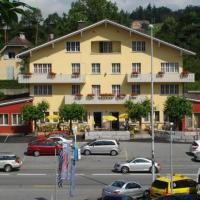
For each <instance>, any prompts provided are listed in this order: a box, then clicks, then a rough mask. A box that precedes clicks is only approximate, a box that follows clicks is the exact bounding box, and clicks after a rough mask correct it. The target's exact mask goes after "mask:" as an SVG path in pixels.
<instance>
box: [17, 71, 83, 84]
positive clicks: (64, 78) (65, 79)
mask: <svg viewBox="0 0 200 200" xmlns="http://www.w3.org/2000/svg"><path fill="white" fill-rule="evenodd" d="M18 82H19V83H26V84H29V83H45V84H53V83H85V75H79V76H74V75H72V74H56V73H54V74H53V75H52V74H36V73H33V74H31V73H29V74H20V75H18Z"/></svg>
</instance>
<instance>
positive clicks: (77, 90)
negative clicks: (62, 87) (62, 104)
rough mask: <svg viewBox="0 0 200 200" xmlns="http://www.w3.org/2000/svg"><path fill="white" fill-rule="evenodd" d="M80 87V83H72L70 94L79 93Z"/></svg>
mask: <svg viewBox="0 0 200 200" xmlns="http://www.w3.org/2000/svg"><path fill="white" fill-rule="evenodd" d="M80 91H81V87H80V85H72V95H75V94H80Z"/></svg>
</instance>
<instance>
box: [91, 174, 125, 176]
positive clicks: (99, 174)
mask: <svg viewBox="0 0 200 200" xmlns="http://www.w3.org/2000/svg"><path fill="white" fill-rule="evenodd" d="M91 175H92V176H122V174H91Z"/></svg>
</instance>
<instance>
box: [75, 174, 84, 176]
mask: <svg viewBox="0 0 200 200" xmlns="http://www.w3.org/2000/svg"><path fill="white" fill-rule="evenodd" d="M84 175H85V174H76V176H84Z"/></svg>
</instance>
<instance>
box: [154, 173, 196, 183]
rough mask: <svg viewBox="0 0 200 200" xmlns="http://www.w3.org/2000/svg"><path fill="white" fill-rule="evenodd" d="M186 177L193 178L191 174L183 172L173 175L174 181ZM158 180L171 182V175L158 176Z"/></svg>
mask: <svg viewBox="0 0 200 200" xmlns="http://www.w3.org/2000/svg"><path fill="white" fill-rule="evenodd" d="M186 179H192V178H190V177H189V176H185V175H183V174H174V175H173V181H179V180H186ZM156 180H159V181H164V182H171V177H170V176H157V178H156Z"/></svg>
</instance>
